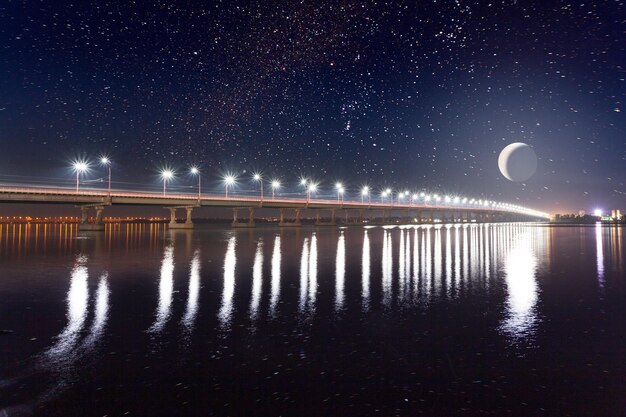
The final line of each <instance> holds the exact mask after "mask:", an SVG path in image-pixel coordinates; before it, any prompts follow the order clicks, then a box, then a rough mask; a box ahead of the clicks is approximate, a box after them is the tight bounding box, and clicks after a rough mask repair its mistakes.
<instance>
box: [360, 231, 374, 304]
mask: <svg viewBox="0 0 626 417" xmlns="http://www.w3.org/2000/svg"><path fill="white" fill-rule="evenodd" d="M371 262H372V261H371V259H370V238H369V236H368V232H367V230H365V231H364V232H363V251H362V256H361V299H362V304H363V310H365V311H367V310H369V306H370V267H371Z"/></svg>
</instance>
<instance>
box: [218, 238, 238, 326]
mask: <svg viewBox="0 0 626 417" xmlns="http://www.w3.org/2000/svg"><path fill="white" fill-rule="evenodd" d="M236 243H237V238H236V237H235V236H231V238H230V239H229V240H228V248H227V249H226V256H224V290H223V292H222V306H221V307H220V311H219V313H218V318H219V321H220V326H221V327H222V329H227V328H228V327H229V326H230V321H231V319H232V314H233V296H234V295H235V264H236V263H237V256H236V254H235V245H236Z"/></svg>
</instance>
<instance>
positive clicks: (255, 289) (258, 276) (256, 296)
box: [250, 240, 263, 320]
mask: <svg viewBox="0 0 626 417" xmlns="http://www.w3.org/2000/svg"><path fill="white" fill-rule="evenodd" d="M262 285H263V241H262V240H259V242H258V243H257V246H256V253H255V255H254V266H253V267H252V299H251V300H250V319H252V320H256V319H257V318H258V316H259V304H260V303H261V289H262Z"/></svg>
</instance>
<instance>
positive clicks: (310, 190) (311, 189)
mask: <svg viewBox="0 0 626 417" xmlns="http://www.w3.org/2000/svg"><path fill="white" fill-rule="evenodd" d="M315 190H317V184H315V183H311V184H309V187H308V188H307V194H306V202H307V203H308V202H309V200H310V199H311V193H314V192H315Z"/></svg>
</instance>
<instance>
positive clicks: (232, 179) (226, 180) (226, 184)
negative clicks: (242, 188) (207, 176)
mask: <svg viewBox="0 0 626 417" xmlns="http://www.w3.org/2000/svg"><path fill="white" fill-rule="evenodd" d="M234 184H235V177H233V176H232V175H227V176H226V177H224V190H225V196H226V198H228V188H229V187H231V186H232V185H234Z"/></svg>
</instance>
